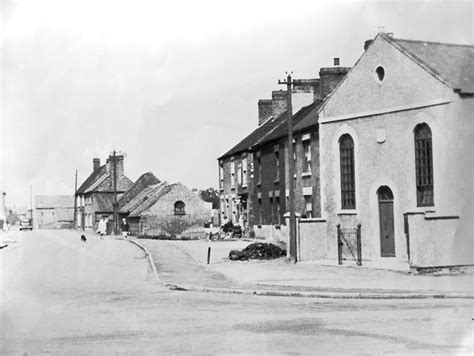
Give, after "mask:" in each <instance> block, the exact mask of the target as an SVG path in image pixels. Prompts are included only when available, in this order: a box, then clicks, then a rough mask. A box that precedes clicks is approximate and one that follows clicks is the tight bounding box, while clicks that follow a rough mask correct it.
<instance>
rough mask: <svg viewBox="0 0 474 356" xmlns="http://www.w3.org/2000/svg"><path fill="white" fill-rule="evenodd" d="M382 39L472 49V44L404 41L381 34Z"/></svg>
mask: <svg viewBox="0 0 474 356" xmlns="http://www.w3.org/2000/svg"><path fill="white" fill-rule="evenodd" d="M383 36H384V37H388V38H389V39H391V40H392V41H404V42H413V43H429V44H434V45H443V46H451V47H471V48H474V44H472V45H469V44H461V43H449V42H436V41H423V40H410V39H404V38H394V37H390V36H388V35H386V34H383Z"/></svg>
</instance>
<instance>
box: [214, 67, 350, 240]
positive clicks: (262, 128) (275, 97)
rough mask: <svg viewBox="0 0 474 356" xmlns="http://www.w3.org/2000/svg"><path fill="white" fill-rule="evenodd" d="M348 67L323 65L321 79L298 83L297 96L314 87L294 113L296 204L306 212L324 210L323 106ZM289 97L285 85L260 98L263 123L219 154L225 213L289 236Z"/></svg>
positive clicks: (270, 234)
mask: <svg viewBox="0 0 474 356" xmlns="http://www.w3.org/2000/svg"><path fill="white" fill-rule="evenodd" d="M348 71H349V68H345V67H338V66H336V67H333V68H321V70H320V72H319V74H320V78H319V79H306V80H301V81H300V84H299V85H298V86H296V87H295V89H294V90H295V93H296V94H297V95H294V96H295V97H296V98H298V94H301V93H304V94H308V93H309V94H310V95H311V96H310V98H309V99H310V100H309V102H310V103H311V102H312V103H311V104H310V105H307V106H304V107H303V108H301V109H300V110H299V111H297V112H296V114H294V115H293V125H294V126H293V130H294V131H293V133H294V138H295V146H294V147H295V155H294V159H295V160H296V165H295V173H296V176H295V178H294V179H296V186H295V189H296V191H295V193H296V194H295V198H296V199H295V207H296V211H297V212H299V213H300V214H301V215H303V216H304V217H306V218H313V217H318V216H320V198H319V135H318V124H317V113H318V109H319V107H320V105H321V103H322V99H323V98H325V97H326V96H327V95H328V94H329V93H330V92H331V91H332V90H334V88H335V87H336V86H337V84H338V83H339V82H340V81H341V80H342V79H343V78H344V76H345V75H346V74H347V72H348ZM286 100H287V98H286V92H285V91H274V92H273V93H272V99H263V100H259V102H258V108H259V110H258V111H259V126H258V127H257V128H256V129H255V130H254V131H253V132H252V133H250V134H249V135H248V136H247V137H246V138H244V139H243V140H242V141H241V142H239V143H238V144H237V145H236V146H234V147H233V148H232V149H231V150H229V151H228V152H227V153H225V154H224V155H223V156H221V157H220V158H219V183H220V198H221V215H225V216H227V217H229V218H231V219H232V220H233V222H234V223H238V222H239V217H240V215H242V214H243V215H244V222H245V221H247V222H248V225H249V227H250V229H253V230H254V231H255V232H256V233H257V235H260V236H266V237H273V238H276V239H286V238H287V236H286V235H287V231H286V229H285V228H284V225H285V221H284V218H283V216H284V214H285V212H286V210H287V206H286V205H287V201H286V200H287V197H288V195H289V194H288V193H289V192H288V190H287V189H286V182H287V181H288V162H287V160H288V153H287V149H288V148H287V134H288V131H287V125H288V123H287V113H286V103H287V101H286ZM295 101H296V102H297V100H295ZM296 108H297V107H296Z"/></svg>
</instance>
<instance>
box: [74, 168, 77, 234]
mask: <svg viewBox="0 0 474 356" xmlns="http://www.w3.org/2000/svg"><path fill="white" fill-rule="evenodd" d="M76 228H77V169H76V179H75V181H74V229H76Z"/></svg>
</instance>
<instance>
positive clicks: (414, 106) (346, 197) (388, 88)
mask: <svg viewBox="0 0 474 356" xmlns="http://www.w3.org/2000/svg"><path fill="white" fill-rule="evenodd" d="M473 67H474V46H465V45H455V44H444V43H434V42H426V41H413V40H401V39H395V38H393V37H392V36H390V35H388V34H384V33H380V34H378V35H377V36H376V37H375V39H374V40H373V41H367V42H366V46H365V52H364V53H363V55H362V56H361V58H360V59H359V60H358V61H357V63H356V64H355V66H354V67H353V68H352V69H351V71H350V72H349V74H348V75H347V77H346V78H345V80H344V81H343V82H342V83H341V84H340V85H339V86H338V88H337V89H336V90H335V92H334V93H333V94H332V95H331V96H330V98H329V99H328V100H327V101H326V102H325V103H324V104H323V105H322V107H321V109H320V111H319V136H320V161H321V173H320V174H321V196H322V202H321V207H322V217H323V218H324V219H325V220H326V221H325V222H320V223H318V224H316V225H317V226H316V225H315V226H314V227H313V229H312V230H311V231H308V233H307V234H306V235H304V234H303V235H302V236H301V239H302V244H303V245H304V246H301V249H305V248H308V249H310V250H311V255H307V256H306V258H307V259H320V258H331V259H337V226H338V225H339V227H340V228H342V229H353V228H355V227H356V226H357V225H358V224H361V235H362V255H363V258H364V259H366V260H378V261H386V262H387V263H389V261H391V260H394V261H398V262H401V263H405V264H406V263H409V265H410V267H412V268H420V267H433V266H452V265H465V264H474V253H473V239H472V237H473V234H472V231H473V227H474V226H473V221H474V219H473V217H474V216H473V214H472V210H471V209H470V207H469V204H468V202H469V200H470V198H471V197H472V196H473V184H472V182H473V169H474V168H473V167H474V159H473V155H472V154H471V150H470V147H471V146H472V142H473V139H474V132H473V131H474V130H473V121H472V113H473V111H474V68H473Z"/></svg>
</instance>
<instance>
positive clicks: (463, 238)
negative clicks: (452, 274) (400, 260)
mask: <svg viewBox="0 0 474 356" xmlns="http://www.w3.org/2000/svg"><path fill="white" fill-rule="evenodd" d="M463 223H464V221H462V220H460V219H459V218H458V217H453V216H445V217H429V216H425V215H424V214H416V215H409V216H408V233H409V240H410V242H409V243H410V267H412V268H420V267H442V266H458V265H474V235H473V233H472V230H471V229H467V228H464V224H463Z"/></svg>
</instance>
